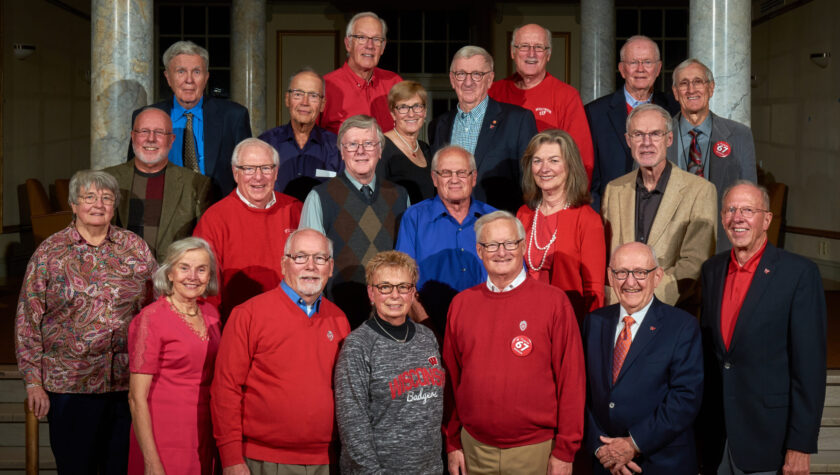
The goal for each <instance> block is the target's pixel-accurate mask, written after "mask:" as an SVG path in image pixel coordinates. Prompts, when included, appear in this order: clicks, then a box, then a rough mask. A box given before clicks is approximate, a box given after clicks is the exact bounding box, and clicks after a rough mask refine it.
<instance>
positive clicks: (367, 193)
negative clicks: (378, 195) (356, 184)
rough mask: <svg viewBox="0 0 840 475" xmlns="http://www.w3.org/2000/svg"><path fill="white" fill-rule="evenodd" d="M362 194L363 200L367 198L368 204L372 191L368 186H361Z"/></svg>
mask: <svg viewBox="0 0 840 475" xmlns="http://www.w3.org/2000/svg"><path fill="white" fill-rule="evenodd" d="M362 193H364V194H365V198H367V200H368V202H370V199H371V198H372V197H373V190H372V189H371V188H370V186H368V185H362Z"/></svg>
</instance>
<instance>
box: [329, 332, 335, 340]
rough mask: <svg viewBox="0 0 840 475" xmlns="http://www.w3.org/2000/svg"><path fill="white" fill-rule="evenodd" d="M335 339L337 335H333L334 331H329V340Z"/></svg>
mask: <svg viewBox="0 0 840 475" xmlns="http://www.w3.org/2000/svg"><path fill="white" fill-rule="evenodd" d="M334 338H335V335H333V332H332V330H327V340H329V341H333V339H334Z"/></svg>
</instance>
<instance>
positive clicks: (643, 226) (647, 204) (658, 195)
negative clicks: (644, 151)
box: [636, 161, 671, 243]
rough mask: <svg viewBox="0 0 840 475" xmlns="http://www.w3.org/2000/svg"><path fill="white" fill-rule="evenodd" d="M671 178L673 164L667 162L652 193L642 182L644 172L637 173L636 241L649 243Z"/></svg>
mask: <svg viewBox="0 0 840 475" xmlns="http://www.w3.org/2000/svg"><path fill="white" fill-rule="evenodd" d="M670 177H671V162H668V161H666V162H665V170H663V171H662V175H661V176H660V177H659V181H658V182H656V187H654V189H653V190H652V191H648V190H647V188H645V183H644V181H643V180H642V172H641V170H639V171H638V172H637V173H636V241H638V242H643V243H647V240H648V238H649V237H650V229H651V228H652V227H653V220H654V219H655V218H656V212H657V211H658V210H659V204H660V203H662V195H664V194H665V188H667V186H668V178H670Z"/></svg>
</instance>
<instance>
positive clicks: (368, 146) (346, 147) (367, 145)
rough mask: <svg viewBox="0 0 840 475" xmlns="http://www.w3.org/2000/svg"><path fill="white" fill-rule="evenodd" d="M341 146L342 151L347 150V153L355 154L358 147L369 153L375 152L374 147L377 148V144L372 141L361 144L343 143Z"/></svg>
mask: <svg viewBox="0 0 840 475" xmlns="http://www.w3.org/2000/svg"><path fill="white" fill-rule="evenodd" d="M341 146H342V147H344V150H347V151H348V152H355V151H356V150H358V149H359V147H362V148H363V149H365V150H367V151H368V152H370V151H372V150H376V147H378V146H379V142H374V141H373V140H368V141H366V142H362V143H359V142H350V143H343V144H341Z"/></svg>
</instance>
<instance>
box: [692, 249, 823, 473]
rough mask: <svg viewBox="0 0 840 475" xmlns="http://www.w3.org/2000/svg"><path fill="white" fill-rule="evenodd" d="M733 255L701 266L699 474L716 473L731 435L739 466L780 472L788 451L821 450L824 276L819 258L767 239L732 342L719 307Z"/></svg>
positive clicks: (721, 256) (810, 451) (744, 468)
mask: <svg viewBox="0 0 840 475" xmlns="http://www.w3.org/2000/svg"><path fill="white" fill-rule="evenodd" d="M729 259H730V252H729V251H727V252H722V253H720V254H717V255H715V256H714V257H712V258H711V259H709V260H708V261H707V262H706V263H705V264H703V268H702V285H703V307H702V313H701V316H700V326H701V331H702V333H703V350H704V355H705V360H706V364H705V367H706V391H705V394H704V396H703V409H702V410H701V414H700V417H699V418H698V434H699V436H700V437H701V441H702V445H701V447H702V450H703V457H702V458H703V461H704V469H703V473H716V472H717V464H718V463H719V462H720V459H721V455H722V453H723V446H724V442H725V441H726V440H727V439H728V440H729V447H730V450H731V452H732V457H733V460H734V461H735V465H736V466H737V467H738V468H739V469H741V470H744V471H747V472H752V471H762V472H763V471H770V470H778V469H779V468H781V466H782V464H783V463H784V455H785V451H786V450H787V449H794V450H798V451H801V452H808V453H814V452H816V451H817V437H818V435H819V431H820V422H821V421H820V420H821V418H822V410H823V402H824V399H825V371H826V363H825V351H826V349H825V347H826V336H825V326H826V310H825V295H824V294H823V288H822V281H821V280H820V273H819V270H818V269H817V266H816V265H815V264H814V263H813V262H811V261H809V260H807V259H805V258H803V257H800V256H797V255H796V254H791V253H789V252H785V251H784V250H781V249H777V248H776V247H774V246H773V245H772V244H770V243H767V247H766V249H765V250H764V255H763V256H762V257H761V260H760V261H759V263H758V268H757V269H756V272H755V276H753V280H752V283H751V284H750V288H749V290H748V291H747V295H746V298H745V299H744V303H743V306H742V307H741V311H740V313H739V314H738V320H737V321H736V323H735V330H734V332H733V334H732V341H731V342H730V345H729V350H727V349H726V347H724V345H723V337H722V336H721V333H720V307H721V301H722V299H723V289H724V284H725V282H726V274H727V270H728V267H729Z"/></svg>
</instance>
